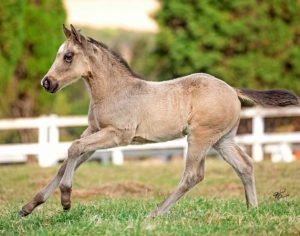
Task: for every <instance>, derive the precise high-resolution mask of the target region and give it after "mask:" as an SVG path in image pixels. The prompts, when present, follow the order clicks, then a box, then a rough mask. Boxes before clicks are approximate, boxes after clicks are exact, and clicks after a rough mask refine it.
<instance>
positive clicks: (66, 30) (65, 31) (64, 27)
mask: <svg viewBox="0 0 300 236" xmlns="http://www.w3.org/2000/svg"><path fill="white" fill-rule="evenodd" d="M63 30H64V34H65V36H66V38H67V39H68V38H70V37H71V34H72V33H71V30H69V29H68V28H67V27H66V26H65V24H63Z"/></svg>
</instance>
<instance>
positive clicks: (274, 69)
mask: <svg viewBox="0 0 300 236" xmlns="http://www.w3.org/2000/svg"><path fill="white" fill-rule="evenodd" d="M160 2H161V9H160V10H159V11H158V12H157V13H156V15H155V19H156V20H157V22H158V24H159V28H160V32H159V33H158V35H157V39H156V40H157V42H156V43H157V47H156V49H155V51H154V52H153V53H152V55H151V57H150V59H151V60H150V64H151V65H152V67H151V71H155V74H154V76H156V77H157V78H158V79H159V80H165V79H170V78H172V77H177V76H182V75H186V74H190V73H195V72H206V73H210V74H213V75H215V76H217V77H219V78H221V79H223V80H225V81H226V82H228V83H230V84H231V85H234V86H239V87H251V88H287V89H291V90H294V91H295V92H298V93H299V92H300V86H299V77H300V27H299V25H300V14H299V12H300V2H299V1H294V0H272V1H267V0H247V1H244V0H223V1H219V0H189V1H181V0H172V1H168V0H161V1H160ZM154 68H155V69H154Z"/></svg>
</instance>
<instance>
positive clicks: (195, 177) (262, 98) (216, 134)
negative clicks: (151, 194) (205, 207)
mask: <svg viewBox="0 0 300 236" xmlns="http://www.w3.org/2000/svg"><path fill="white" fill-rule="evenodd" d="M63 29H64V34H65V36H66V41H65V42H64V43H63V44H62V45H61V46H60V48H59V50H58V53H57V56H56V59H55V61H54V63H53V65H52V66H51V68H50V70H49V71H48V73H47V75H46V76H45V77H44V78H43V80H42V81H41V84H42V86H43V87H44V88H45V89H46V90H47V91H48V92H50V93H55V92H57V91H58V90H60V89H61V88H63V87H65V86H67V85H68V84H70V83H72V82H74V81H76V80H78V79H80V78H82V79H83V80H84V81H85V83H86V86H87V88H88V91H89V93H90V98H91V100H90V106H89V114H88V121H89V125H88V128H87V129H86V130H85V131H84V132H83V134H82V135H81V137H80V139H77V140H75V141H74V142H73V143H72V145H71V147H70V148H69V150H68V158H67V159H66V160H65V162H64V163H63V164H62V166H61V167H60V169H59V171H58V173H57V175H56V176H55V178H54V179H53V180H52V181H51V182H50V183H49V184H48V185H47V186H46V187H45V188H43V189H42V190H41V191H40V192H39V193H37V194H36V195H35V197H34V198H33V199H32V200H31V201H30V202H29V203H27V204H26V205H25V206H23V208H22V210H21V211H20V214H21V215H22V216H26V215H28V214H30V213H31V212H32V211H33V210H34V208H36V207H37V206H38V205H40V204H42V203H44V202H45V201H46V200H47V199H48V198H49V196H50V195H51V194H52V193H53V191H54V190H55V188H56V187H58V186H59V188H60V191H61V204H62V206H63V208H64V209H65V210H68V209H70V207H71V200H70V197H71V190H72V179H73V175H74V171H75V169H76V168H78V167H79V166H80V165H81V164H82V163H83V162H85V161H86V160H87V159H88V158H89V157H90V156H91V155H92V154H93V152H94V151H95V150H97V149H105V148H112V147H116V146H123V145H128V144H143V143H149V142H162V141H166V140H171V139H176V138H180V137H184V136H186V135H187V137H188V139H187V140H188V154H187V158H186V163H185V170H184V173H183V176H182V179H181V181H180V183H179V185H178V187H177V188H176V190H175V191H174V192H173V193H172V194H171V195H170V196H169V197H168V198H167V199H166V200H165V201H164V202H163V203H162V204H161V205H160V206H159V207H157V208H156V209H154V211H153V212H152V213H151V214H150V216H152V217H155V216H158V215H162V214H164V213H166V212H167V211H168V210H169V209H170V207H171V206H172V205H173V204H174V203H175V202H176V201H177V200H178V199H179V198H181V197H182V196H183V195H184V194H185V193H186V192H187V191H189V190H190V189H191V188H192V187H193V186H195V185H196V184H197V183H199V182H200V181H201V180H202V179H203V177H204V163H205V157H206V154H207V152H208V150H209V149H210V147H214V148H215V149H216V150H217V151H218V152H219V153H220V155H221V156H222V157H223V158H224V160H225V161H226V162H228V163H229V164H230V165H231V166H232V167H233V169H234V170H235V171H236V173H237V174H238V176H239V177H240V178H241V180H242V182H243V185H244V188H245V195H246V202H247V206H248V207H256V206H257V198H256V190H255V183H254V175H253V165H252V159H251V158H250V157H249V156H248V155H247V154H246V153H245V152H244V151H243V150H242V149H240V148H239V146H238V145H237V144H235V142H234V136H235V135H236V131H237V127H238V124H239V120H240V111H241V101H240V99H246V100H250V101H252V102H255V103H259V104H262V105H270V106H287V105H296V104H299V99H298V97H297V96H295V95H294V94H292V93H290V92H288V91H284V90H269V91H256V90H248V89H236V88H233V87H231V86H229V85H228V84H226V83H225V82H223V81H221V80H219V79H217V78H215V77H213V76H211V75H208V74H203V73H197V74H192V75H188V76H185V77H181V78H177V79H174V80H170V81H165V82H148V81H144V80H141V79H140V78H139V77H138V76H137V75H136V74H135V73H134V72H133V71H132V70H131V69H130V67H129V66H128V64H127V63H126V62H125V61H124V60H123V59H122V58H121V57H120V56H119V55H117V54H116V53H114V52H112V51H111V50H109V49H108V48H107V46H105V45H104V44H102V43H100V42H97V41H95V40H94V39H92V38H87V37H84V36H83V35H81V34H80V33H79V31H77V30H76V29H75V28H74V27H73V26H72V25H71V30H69V29H67V28H66V27H65V26H64V27H63Z"/></svg>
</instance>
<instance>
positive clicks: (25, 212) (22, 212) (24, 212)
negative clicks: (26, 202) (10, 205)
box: [19, 209, 30, 217]
mask: <svg viewBox="0 0 300 236" xmlns="http://www.w3.org/2000/svg"><path fill="white" fill-rule="evenodd" d="M29 214H30V213H29V212H27V211H24V210H23V209H21V210H20V211H19V216H21V217H25V216H28V215H29Z"/></svg>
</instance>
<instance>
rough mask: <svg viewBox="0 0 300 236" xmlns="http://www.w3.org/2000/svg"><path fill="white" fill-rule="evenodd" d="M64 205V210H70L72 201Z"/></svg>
mask: <svg viewBox="0 0 300 236" xmlns="http://www.w3.org/2000/svg"><path fill="white" fill-rule="evenodd" d="M62 207H63V209H64V211H68V210H70V209H71V203H70V204H65V205H63V206H62Z"/></svg>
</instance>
